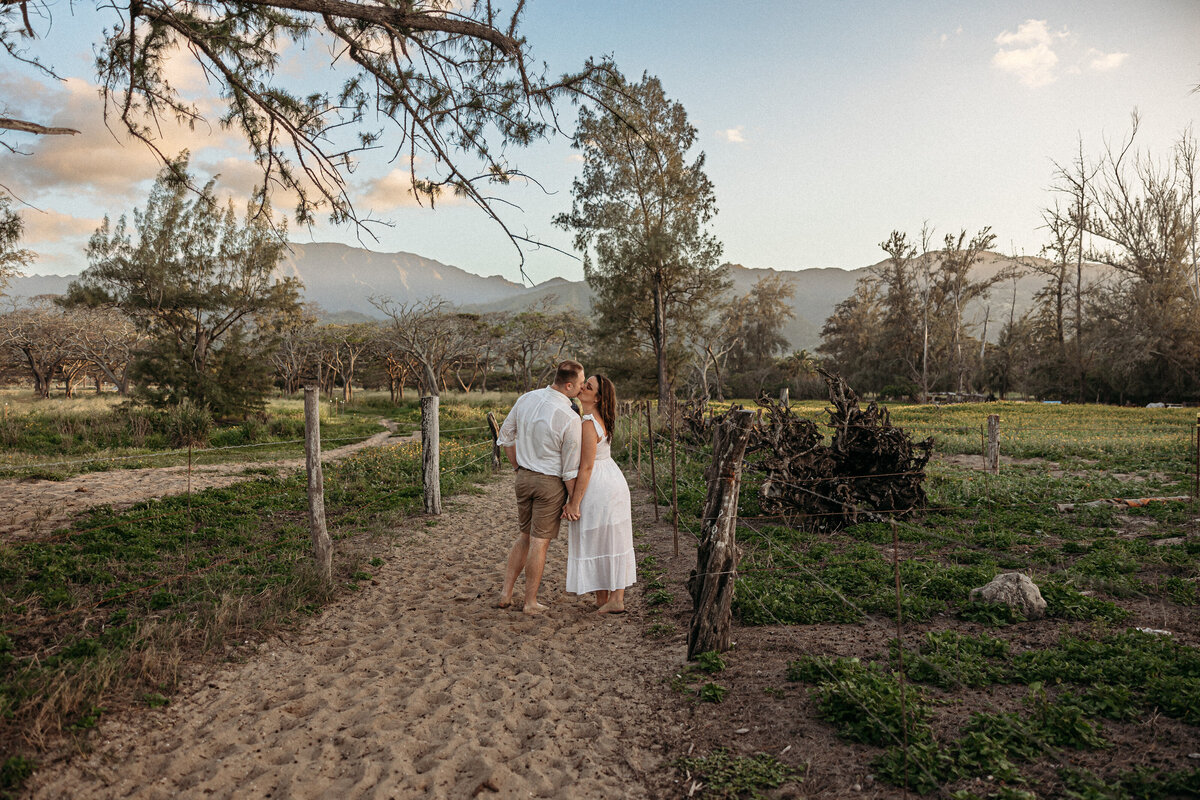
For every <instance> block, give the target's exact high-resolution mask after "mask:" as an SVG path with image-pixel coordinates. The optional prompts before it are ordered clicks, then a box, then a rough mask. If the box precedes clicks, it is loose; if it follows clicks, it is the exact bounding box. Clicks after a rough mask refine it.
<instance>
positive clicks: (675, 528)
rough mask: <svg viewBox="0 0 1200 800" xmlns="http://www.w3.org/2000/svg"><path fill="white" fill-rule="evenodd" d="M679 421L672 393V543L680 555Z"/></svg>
mask: <svg viewBox="0 0 1200 800" xmlns="http://www.w3.org/2000/svg"><path fill="white" fill-rule="evenodd" d="M678 421H679V406H678V405H677V403H676V400H675V395H673V394H672V395H671V531H672V532H671V543H672V544H674V545H675V555H679V467H678V464H677V461H676V456H675V442H676V437H675V423H676V422H678Z"/></svg>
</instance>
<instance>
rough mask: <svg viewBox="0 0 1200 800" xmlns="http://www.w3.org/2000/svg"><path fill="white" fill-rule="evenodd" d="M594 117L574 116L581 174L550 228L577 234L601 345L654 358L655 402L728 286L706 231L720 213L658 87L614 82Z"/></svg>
mask: <svg viewBox="0 0 1200 800" xmlns="http://www.w3.org/2000/svg"><path fill="white" fill-rule="evenodd" d="M598 105H599V108H597V109H593V108H590V107H586V106H585V107H584V108H582V109H580V112H579V121H578V124H577V127H576V131H575V142H574V145H573V146H574V147H575V148H577V149H578V150H580V151H581V152H582V153H583V173H582V175H581V176H580V177H579V178H577V179H576V180H575V181H574V183H573V185H572V189H571V191H572V195H573V197H574V202H573V203H572V207H571V211H570V212H569V213H565V214H560V215H558V216H557V217H556V218H555V223H556V224H557V225H559V226H561V227H563V228H564V229H567V230H573V231H574V232H575V248H576V249H577V250H579V251H581V252H583V253H585V258H584V275H585V277H586V279H587V282H588V286H589V287H591V289H592V291H593V292H594V293H595V300H594V303H593V308H594V310H595V311H596V312H597V314H598V315H599V317H600V320H599V328H598V329H599V332H600V334H601V335H602V336H604V337H605V338H608V339H609V340H610V341H611V340H619V339H622V338H628V339H629V340H631V341H632V342H634V343H637V344H640V345H642V346H645V347H648V348H649V349H650V350H651V351H652V352H653V354H654V359H655V369H656V375H657V383H658V398H659V402H660V403H661V404H662V407H664V408H665V407H666V404H667V402H668V396H669V393H670V384H671V380H670V373H671V371H672V370H671V365H670V364H669V363H668V361H669V356H668V353H669V351H670V349H671V346H672V340H673V339H674V341H675V342H681V341H682V339H683V334H684V333H685V331H684V330H682V329H684V328H686V326H687V325H688V324H689V322H691V321H695V320H697V318H701V319H702V318H703V317H705V316H706V314H705V313H703V310H702V309H701V308H700V307H699V304H701V303H711V302H713V301H714V300H716V299H717V298H718V296H719V295H720V294H721V293H722V292H724V290H725V289H726V288H727V287H728V286H729V281H728V279H727V278H726V277H725V274H724V271H723V270H722V269H720V268H719V267H718V265H717V260H718V258H719V257H720V255H721V244H720V242H718V241H717V240H716V238H715V237H713V236H712V235H711V234H710V233H708V232H707V230H706V226H707V224H708V223H709V221H711V220H712V218H713V216H714V215H715V214H716V213H717V205H716V197H715V195H714V192H713V186H712V182H711V181H710V180H709V179H708V176H707V175H706V174H705V173H704V153H700V154H699V155H698V156H696V158H695V159H694V160H693V161H691V162H690V163H689V162H688V161H687V158H688V151H689V150H691V149H692V146H693V145H694V144H695V142H696V133H697V131H696V128H694V127H693V126H692V125H691V123H689V122H688V119H687V112H686V111H684V108H683V106H682V105H680V104H679V103H677V102H673V101H671V100H670V99H668V98H667V96H666V94H665V93H664V92H663V88H662V84H661V83H659V81H658V79H657V78H653V77H650V76H648V75H643V77H642V80H641V81H640V82H639V83H636V84H630V83H628V82H627V81H626V80H625V79H624V78H623V77H614V78H613V80H612V81H611V82H610V83H609V84H608V85H607V86H606V87H605V89H604V91H603V92H602V93H601V97H600V102H599V104H598Z"/></svg>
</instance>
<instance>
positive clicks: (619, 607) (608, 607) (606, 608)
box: [596, 600, 625, 614]
mask: <svg viewBox="0 0 1200 800" xmlns="http://www.w3.org/2000/svg"><path fill="white" fill-rule="evenodd" d="M596 613H597V614H624V613H625V604H624V603H614V602H612V601H611V600H610V601H609V602H607V603H605V604H604V605H602V606H600V607H599V608H598V609H596Z"/></svg>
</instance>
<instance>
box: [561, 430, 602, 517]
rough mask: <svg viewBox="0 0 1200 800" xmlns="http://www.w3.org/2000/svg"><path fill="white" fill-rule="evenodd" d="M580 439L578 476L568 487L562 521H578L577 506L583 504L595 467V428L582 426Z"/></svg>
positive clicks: (598, 436)
mask: <svg viewBox="0 0 1200 800" xmlns="http://www.w3.org/2000/svg"><path fill="white" fill-rule="evenodd" d="M582 438H583V440H582V441H581V442H580V445H581V446H580V451H579V474H578V475H576V476H575V485H574V486H573V487H569V489H570V492H571V496H570V497H569V498H567V505H566V507H565V508H563V514H562V515H563V519H570V520H575V519H579V504H580V503H582V502H583V495H584V494H585V493H586V492H587V487H588V483H590V482H591V479H592V467H594V466H595V465H596V445H597V444H599V442H600V435H599V434H597V433H596V426H595V425H584V426H583V437H582Z"/></svg>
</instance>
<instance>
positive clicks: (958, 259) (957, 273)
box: [934, 226, 1004, 394]
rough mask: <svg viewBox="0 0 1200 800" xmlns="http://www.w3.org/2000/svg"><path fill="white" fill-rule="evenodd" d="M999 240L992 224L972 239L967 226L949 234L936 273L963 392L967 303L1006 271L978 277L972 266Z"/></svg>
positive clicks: (957, 379)
mask: <svg viewBox="0 0 1200 800" xmlns="http://www.w3.org/2000/svg"><path fill="white" fill-rule="evenodd" d="M995 241H996V235H995V234H994V233H992V229H991V227H990V226H988V227H986V228H983V229H981V230H980V231H979V232H978V233H976V234H975V235H974V236H972V237H971V238H970V240H968V239H967V231H966V228H963V229H962V230H961V231H959V233H958V236H954V235H953V234H950V233H948V234H946V238H945V241H944V244H943V246H942V252H941V260H940V261H939V262H938V265H937V272H936V273H935V279H934V281H935V289H936V291H937V293H938V295H939V296H940V298H941V299H942V300H943V302H944V306H943V316H942V319H944V320H946V321H947V322H948V323H949V324H950V336H951V339H950V346H951V352H952V354H953V363H954V376H955V387H956V388H955V390H956V391H957V392H959V393H960V394H961V393H963V392H965V391H966V390H967V372H968V364H967V357H966V351H965V348H964V345H965V344H966V341H965V340H966V336H967V333H966V324H965V321H964V319H963V315H964V313H965V312H966V307H967V304H968V303H970V302H971V301H972V300H977V299H979V298H982V297H985V296H986V295H987V293H988V292H989V291H991V288H992V286H993V285H995V284H996V282H997V281H1000V280H1003V278H1004V275H1003V274H1000V273H997V274H996V275H994V276H992V277H991V278H986V279H979V280H976V279H974V278H972V277H971V267H973V266H975V263H976V262H977V261H979V257H980V256H981V255H983V252H984V251H985V250H987V249H988V248H989V247H991V246H992V243H993V242H995ZM981 338H982V337H981Z"/></svg>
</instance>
